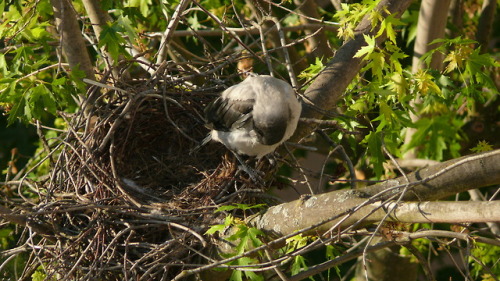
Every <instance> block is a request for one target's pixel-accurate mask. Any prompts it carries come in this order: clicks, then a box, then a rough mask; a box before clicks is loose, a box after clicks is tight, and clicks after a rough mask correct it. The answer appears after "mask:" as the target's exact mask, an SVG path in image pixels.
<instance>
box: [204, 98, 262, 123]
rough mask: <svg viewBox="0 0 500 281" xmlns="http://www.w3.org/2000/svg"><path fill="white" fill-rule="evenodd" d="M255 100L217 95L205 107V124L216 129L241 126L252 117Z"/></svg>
mask: <svg viewBox="0 0 500 281" xmlns="http://www.w3.org/2000/svg"><path fill="white" fill-rule="evenodd" d="M254 103H255V100H253V99H248V100H232V99H226V98H222V97H218V98H217V99H215V100H214V101H212V102H211V103H209V104H208V105H207V107H206V108H205V118H206V119H207V124H206V126H207V127H208V128H209V129H215V130H218V131H229V130H230V129H231V128H240V127H243V126H244V125H245V124H246V122H248V120H250V119H251V117H252V110H253V105H254Z"/></svg>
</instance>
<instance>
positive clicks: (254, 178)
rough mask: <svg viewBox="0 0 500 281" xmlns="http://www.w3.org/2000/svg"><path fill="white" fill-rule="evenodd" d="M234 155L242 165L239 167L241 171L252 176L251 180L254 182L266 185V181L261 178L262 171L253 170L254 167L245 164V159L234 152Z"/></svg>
mask: <svg viewBox="0 0 500 281" xmlns="http://www.w3.org/2000/svg"><path fill="white" fill-rule="evenodd" d="M233 154H234V156H235V157H236V159H238V162H240V165H239V166H238V169H240V170H241V171H244V172H245V173H247V174H248V175H249V176H250V178H251V179H252V181H253V182H255V183H260V184H263V183H264V180H263V179H262V177H261V175H262V172H260V171H258V170H256V169H253V168H252V167H250V166H248V164H247V163H246V162H245V160H244V159H243V157H242V156H241V155H238V154H237V153H235V152H233Z"/></svg>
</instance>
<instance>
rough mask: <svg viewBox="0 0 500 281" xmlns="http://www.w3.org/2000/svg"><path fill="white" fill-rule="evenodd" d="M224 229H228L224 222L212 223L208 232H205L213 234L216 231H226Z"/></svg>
mask: <svg viewBox="0 0 500 281" xmlns="http://www.w3.org/2000/svg"><path fill="white" fill-rule="evenodd" d="M224 229H226V226H225V225H224V224H216V225H212V226H211V227H210V228H209V229H208V230H207V231H206V232H205V234H208V235H213V234H214V233H216V232H219V233H222V232H224Z"/></svg>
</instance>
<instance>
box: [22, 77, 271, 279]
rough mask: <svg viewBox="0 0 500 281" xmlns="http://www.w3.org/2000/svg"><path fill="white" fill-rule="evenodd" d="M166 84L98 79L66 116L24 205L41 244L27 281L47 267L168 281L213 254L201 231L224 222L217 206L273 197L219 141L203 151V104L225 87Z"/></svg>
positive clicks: (82, 274)
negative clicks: (33, 199)
mask: <svg viewBox="0 0 500 281" xmlns="http://www.w3.org/2000/svg"><path fill="white" fill-rule="evenodd" d="M160 78H161V79H158V77H157V79H156V80H148V81H141V82H140V83H134V84H132V85H131V84H125V83H121V84H118V83H115V85H119V86H116V87H115V86H113V87H111V86H106V85H104V84H98V83H96V84H95V85H93V86H92V88H91V89H90V92H94V94H93V95H95V94H96V93H98V95H99V99H98V100H97V101H96V102H95V103H94V104H93V106H92V108H91V110H87V111H86V113H83V112H82V113H79V114H76V115H74V116H67V115H66V116H63V117H64V118H65V120H66V122H67V128H68V129H67V131H65V132H64V133H62V134H61V135H60V137H59V139H60V140H61V141H59V142H55V143H54V144H52V145H51V149H50V150H51V151H50V152H49V157H48V160H49V162H50V163H51V164H50V166H51V167H50V171H51V172H50V177H49V178H48V179H47V180H46V181H45V182H41V183H39V182H38V183H36V184H35V185H34V187H33V188H34V189H36V192H37V193H38V194H39V196H40V202H38V204H35V205H34V207H33V208H32V209H31V210H30V211H28V210H26V209H25V213H26V214H29V215H28V216H29V221H28V222H27V225H29V226H30V227H31V229H33V230H34V231H35V232H37V233H38V234H42V236H43V237H44V238H43V239H39V240H37V241H36V237H39V236H33V237H35V238H34V240H33V241H31V243H35V244H37V245H36V247H35V248H36V249H39V250H37V251H32V252H31V255H30V257H29V259H28V266H27V267H26V269H25V271H24V272H23V278H24V279H29V278H30V277H31V275H32V274H33V272H35V271H36V270H37V268H39V266H42V267H43V272H45V273H46V274H47V279H50V280H53V279H58V280H62V279H64V280H96V279H98V280H131V279H133V280H170V279H172V278H173V277H174V276H176V275H177V274H179V273H180V272H181V271H182V270H185V269H192V268H194V267H199V266H200V264H206V263H207V262H209V259H208V258H206V257H207V256H210V255H211V256H212V257H213V256H214V255H213V252H212V254H210V253H209V252H210V251H211V249H213V247H211V246H210V245H213V244H212V241H210V239H211V238H210V237H207V236H204V235H203V234H204V232H205V231H206V230H207V228H208V227H209V226H210V225H213V224H216V223H220V221H221V219H222V218H223V217H224V216H225V214H221V213H217V212H215V210H216V208H217V207H218V206H221V205H227V204H232V203H247V204H252V203H255V202H262V198H267V197H266V196H265V193H264V188H263V187H262V186H259V185H256V184H255V183H253V182H252V181H251V180H249V179H248V177H247V175H245V174H244V173H240V172H238V169H237V167H236V165H235V161H234V159H233V158H232V156H231V154H230V153H228V152H227V149H225V148H224V147H223V146H222V145H221V144H218V143H210V144H207V145H206V146H203V147H201V148H197V146H198V145H199V143H200V142H201V140H203V138H204V137H205V136H206V135H207V133H208V130H207V129H206V128H204V126H203V124H204V121H203V108H204V106H205V105H206V104H207V103H208V102H209V101H210V100H212V99H213V98H214V96H215V94H216V93H218V92H220V91H221V90H223V89H224V88H226V87H227V86H226V85H224V84H223V82H222V81H220V80H217V79H212V80H211V81H212V82H210V83H213V84H206V85H203V86H201V87H199V86H198V87H194V86H191V85H190V84H189V83H186V82H185V81H184V80H182V79H178V80H174V79H172V78H171V77H169V76H167V75H164V77H160ZM213 81H218V82H213ZM117 87H119V88H117ZM30 237H31V236H30ZM29 239H32V238H29ZM29 239H28V240H29Z"/></svg>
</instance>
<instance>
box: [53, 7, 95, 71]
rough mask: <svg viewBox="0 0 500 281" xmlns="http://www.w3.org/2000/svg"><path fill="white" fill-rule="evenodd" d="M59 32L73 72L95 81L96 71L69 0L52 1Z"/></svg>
mask: <svg viewBox="0 0 500 281" xmlns="http://www.w3.org/2000/svg"><path fill="white" fill-rule="evenodd" d="M50 2H51V3H52V8H53V9H54V16H55V18H56V25H57V31H58V32H59V35H60V36H61V46H62V49H63V52H64V55H65V56H66V58H67V60H68V63H69V66H70V67H71V69H72V70H75V69H80V70H82V71H84V72H85V77H86V78H87V79H91V80H95V74H94V69H93V68H92V62H91V60H90V56H89V53H88V52H87V48H86V47H85V40H84V39H83V36H82V33H81V32H80V26H79V25H78V21H77V18H76V14H75V11H74V8H73V6H72V5H71V3H70V2H69V1H67V0H51V1H50Z"/></svg>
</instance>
